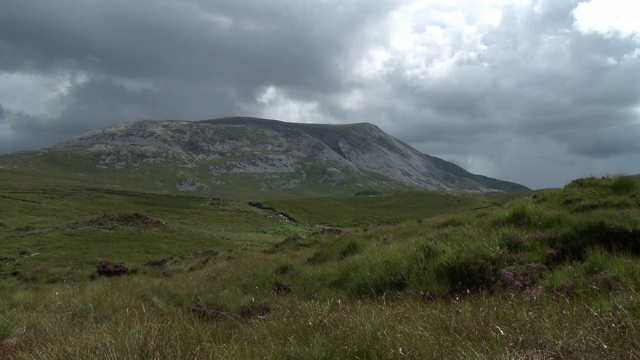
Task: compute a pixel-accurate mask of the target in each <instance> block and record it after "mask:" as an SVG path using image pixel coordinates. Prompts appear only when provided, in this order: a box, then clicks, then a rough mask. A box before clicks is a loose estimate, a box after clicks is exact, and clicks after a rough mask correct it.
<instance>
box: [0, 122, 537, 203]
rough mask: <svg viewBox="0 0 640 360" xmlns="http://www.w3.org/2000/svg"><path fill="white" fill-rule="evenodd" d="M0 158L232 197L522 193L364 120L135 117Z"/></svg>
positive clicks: (153, 187)
mask: <svg viewBox="0 0 640 360" xmlns="http://www.w3.org/2000/svg"><path fill="white" fill-rule="evenodd" d="M0 163H11V164H13V166H20V165H23V166H24V165H28V166H38V167H40V168H46V169H49V170H51V171H58V172H67V173H79V174H83V175H84V176H91V177H93V178H97V179H100V180H101V181H104V182H105V183H110V184H113V185H116V184H117V185H122V186H125V185H131V186H136V187H142V188H145V189H150V190H156V191H192V192H196V193H203V194H210V195H213V196H220V197H235V198H252V197H281V196H324V195H332V194H336V195H337V194H355V193H356V192H361V191H375V192H381V193H386V192H390V191H397V190H407V189H428V190H440V191H453V192H456V191H464V192H475V193H488V192H502V191H522V190H528V189H527V188H526V187H524V186H522V185H519V184H516V183H512V182H507V181H502V180H497V179H492V178H489V177H486V176H481V175H474V174H471V173H469V172H468V171H466V170H464V169H463V168H461V167H459V166H457V165H455V164H453V163H450V162H447V161H445V160H442V159H439V158H436V157H433V156H429V155H426V154H422V153H420V152H419V151H417V150H415V149H414V148H412V147H410V146H409V145H407V144H405V143H403V142H402V141H399V140H397V139H395V138H393V137H392V136H390V135H388V134H386V133H385V132H383V131H382V130H380V129H379V128H378V127H377V126H375V125H373V124H369V123H354V124H344V125H332V124H300V123H287V122H282V121H277V120H268V119H260V118H250V117H227V118H221V119H213V120H204V121H196V122H191V121H174V120H161V121H160V120H141V121H136V122H130V123H125V124H120V125H115V126H111V127H108V128H105V129H102V130H96V131H91V132H88V133H85V134H82V135H80V136H77V137H75V138H73V139H70V140H67V141H64V142H62V143H60V144H58V145H55V146H53V147H51V148H47V149H42V150H38V151H31V152H23V153H17V154H13V155H7V156H4V157H0Z"/></svg>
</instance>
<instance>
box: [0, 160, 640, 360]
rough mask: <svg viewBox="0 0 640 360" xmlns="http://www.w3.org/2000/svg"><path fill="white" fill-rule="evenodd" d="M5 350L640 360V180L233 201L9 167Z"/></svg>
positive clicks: (3, 203)
mask: <svg viewBox="0 0 640 360" xmlns="http://www.w3.org/2000/svg"><path fill="white" fill-rule="evenodd" d="M0 171H2V172H0V358H3V359H89V358H102V359H216V358H220V359H235V358H238V359H326V358H350V359H351V358H353V359H356V358H359V359H395V358H412V359H446V358H449V359H462V358H465V359H466V358H479V359H551V358H553V359H575V358H581V359H595V358H598V359H621V358H624V359H637V358H640V333H639V332H640V292H639V290H640V263H639V262H638V256H639V255H640V180H639V179H637V178H633V177H603V178H586V179H577V180H575V181H573V182H571V183H570V184H567V185H566V186H565V187H564V188H562V189H549V190H541V191H532V192H524V193H509V194H494V195H483V196H478V195H461V194H445V193H431V192H401V193H396V194H390V195H377V196H351V197H329V198H327V197H325V198H300V199H285V200H275V199H270V200H262V199H256V200H255V201H249V202H245V201H233V200H228V199H226V200H223V199H215V198H206V197H197V196H184V195H178V194H167V193H150V192H144V191H139V190H134V189H129V190H127V189H121V188H117V189H116V188H112V187H108V186H99V185H91V186H89V185H87V184H86V183H82V182H77V180H71V178H70V179H64V178H51V177H39V178H33V177H29V176H28V173H18V172H12V171H10V170H7V169H3V170H0Z"/></svg>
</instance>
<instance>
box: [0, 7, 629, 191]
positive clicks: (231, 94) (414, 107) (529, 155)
mask: <svg viewBox="0 0 640 360" xmlns="http://www.w3.org/2000/svg"><path fill="white" fill-rule="evenodd" d="M638 14H640V3H638V2H637V0H585V1H578V0H576V1H574V0H485V1H477V0H422V1H416V0H406V1H404V0H313V1H312V0H308V1H300V0H136V1H130V0H60V1H47V0H0V154H2V153H7V152H11V151H17V150H25V149H32V148H38V147H44V146H49V145H53V144H54V143H56V142H58V141H61V140H63V139H66V138H68V137H71V136H73V135H76V134H79V133H82V132H85V131H88V130H93V129H97V128H103V127H106V126H109V125H113V124H117V123H122V122H127V121H133V120H138V119H179V120H204V119H212V118H217V117H223V116H232V115H247V116H257V117H266V118H272V119H278V120H283V121H290V122H322V123H335V124H339V123H350V122H371V123H374V124H376V125H378V126H379V127H380V128H381V129H382V130H384V131H386V132H388V133H390V134H391V135H393V136H395V137H397V138H399V139H400V140H403V141H404V142H406V143H408V144H410V145H412V146H414V147H415V148H417V149H418V150H420V151H422V152H424V153H427V154H430V155H434V156H438V157H441V158H443V159H445V160H449V161H453V162H455V163H457V164H458V165H460V166H462V167H464V168H466V169H467V170H469V171H471V172H474V173H479V174H484V175H488V176H492V177H497V178H500V179H504V180H511V181H516V182H519V183H522V184H524V185H527V186H529V187H532V188H543V187H560V186H563V185H564V184H565V183H567V182H568V181H570V180H571V179H573V178H577V177H583V176H600V175H604V174H610V175H616V174H622V173H626V174H635V173H640V140H638V139H640V21H637V17H638Z"/></svg>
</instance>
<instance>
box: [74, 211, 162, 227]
mask: <svg viewBox="0 0 640 360" xmlns="http://www.w3.org/2000/svg"><path fill="white" fill-rule="evenodd" d="M165 225H166V223H165V222H164V221H162V220H156V219H153V218H152V217H150V216H148V215H146V214H141V213H135V212H134V213H130V212H118V213H115V214H105V215H102V216H99V217H97V218H95V219H92V220H89V221H83V222H75V223H73V224H71V225H69V227H71V228H81V227H86V226H92V227H100V228H111V227H114V226H132V227H138V228H159V227H163V226H165Z"/></svg>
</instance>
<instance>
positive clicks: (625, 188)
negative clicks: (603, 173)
mask: <svg viewBox="0 0 640 360" xmlns="http://www.w3.org/2000/svg"><path fill="white" fill-rule="evenodd" d="M609 186H610V188H611V191H613V192H614V193H615V194H619V195H620V194H628V193H630V192H632V191H633V190H635V188H636V186H637V183H636V181H635V180H634V179H633V178H630V177H628V176H619V177H616V178H615V179H614V180H613V181H612V182H611V185H609Z"/></svg>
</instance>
